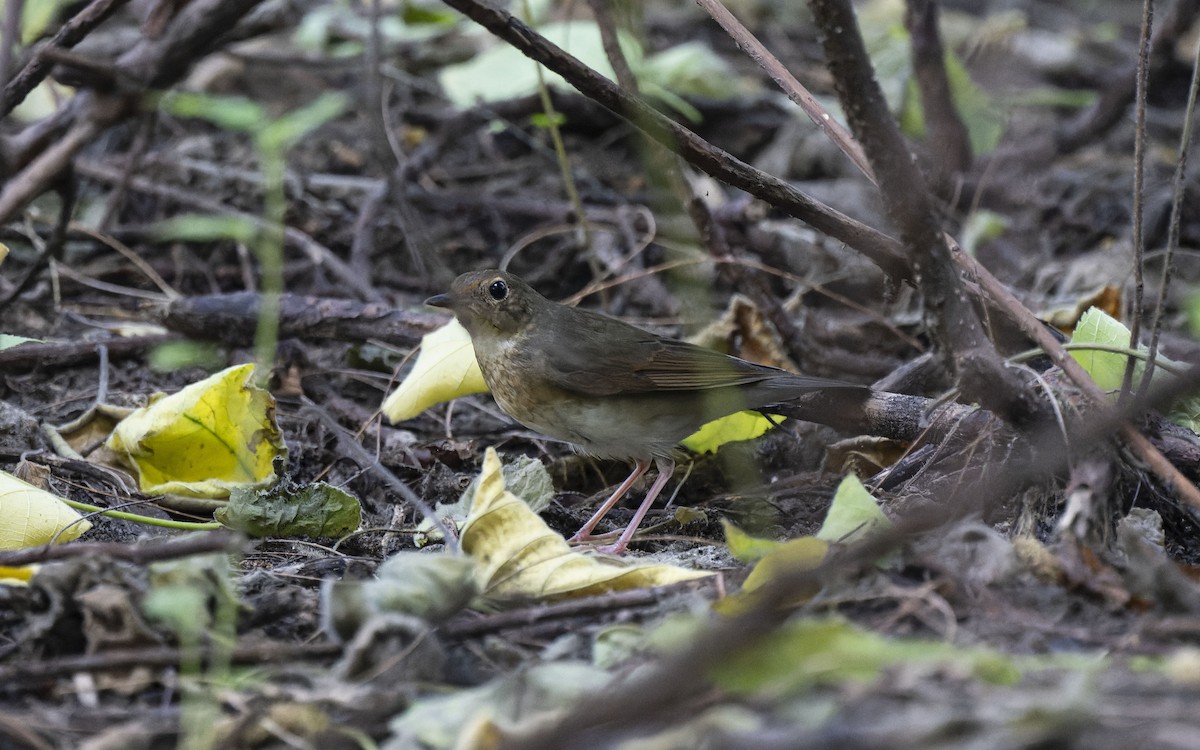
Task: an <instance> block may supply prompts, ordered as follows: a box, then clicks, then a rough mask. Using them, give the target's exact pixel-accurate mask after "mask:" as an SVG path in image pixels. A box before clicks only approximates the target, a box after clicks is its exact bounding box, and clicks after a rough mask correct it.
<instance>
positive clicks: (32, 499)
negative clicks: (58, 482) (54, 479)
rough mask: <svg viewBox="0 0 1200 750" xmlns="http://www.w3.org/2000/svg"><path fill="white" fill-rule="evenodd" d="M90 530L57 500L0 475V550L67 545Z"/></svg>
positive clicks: (86, 524) (45, 493) (70, 509)
mask: <svg viewBox="0 0 1200 750" xmlns="http://www.w3.org/2000/svg"><path fill="white" fill-rule="evenodd" d="M90 528H92V525H91V524H90V523H88V522H87V521H85V520H83V519H82V517H81V516H80V515H79V514H78V513H76V512H75V510H74V509H73V508H71V507H70V506H68V505H67V504H65V503H64V502H63V501H62V500H61V499H60V498H58V497H57V496H55V495H53V494H51V493H49V492H46V491H45V490H43V489H39V488H37V487H34V486H33V485H32V484H29V483H28V482H24V481H22V480H20V479H17V478H16V477H14V476H13V475H12V474H9V473H7V472H3V471H0V549H21V548H23V547H36V546H38V545H41V544H49V543H50V541H51V540H54V541H57V542H69V541H72V540H74V539H76V538H78V537H79V535H80V534H82V533H83V532H85V531H87V530H88V529H90ZM59 532H62V533H59Z"/></svg>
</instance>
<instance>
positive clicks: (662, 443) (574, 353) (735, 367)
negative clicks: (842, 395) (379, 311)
mask: <svg viewBox="0 0 1200 750" xmlns="http://www.w3.org/2000/svg"><path fill="white" fill-rule="evenodd" d="M425 303H426V304H428V305H433V306H435V307H445V308H449V309H450V310H452V311H453V312H454V314H455V316H457V317H458V320H459V322H460V323H462V325H463V327H464V328H466V329H467V332H468V333H470V334H471V343H472V345H473V346H474V348H475V358H476V359H477V360H478V361H479V368H480V370H482V372H483V379H484V380H485V381H486V382H487V385H488V388H489V389H491V392H492V395H493V396H494V397H495V399H496V403H497V404H499V405H500V408H501V409H503V410H504V412H505V413H506V414H508V415H509V416H510V417H512V418H513V419H515V420H517V421H518V422H520V423H521V424H523V425H525V426H526V427H529V428H530V429H533V430H536V431H538V432H541V433H543V434H546V435H549V436H550V437H553V438H557V439H559V440H564V441H566V442H569V443H573V444H575V445H577V446H578V447H579V448H581V449H582V450H583V451H585V452H587V453H590V454H592V455H594V456H597V457H599V458H617V459H622V460H625V461H630V462H633V463H634V464H635V466H634V470H633V473H632V474H630V475H629V478H628V479H626V480H625V481H624V482H622V483H621V485H620V486H619V487H617V489H616V491H614V492H613V494H612V496H611V497H609V498H608V500H606V501H605V502H604V504H603V505H601V506H600V509H599V510H597V511H596V513H595V515H593V516H592V517H591V519H589V520H588V522H587V523H586V524H584V525H583V528H581V529H580V530H579V532H578V533H576V534H575V536H574V537H572V538H571V541H585V540H588V539H591V538H592V530H593V529H595V528H596V524H597V523H599V522H600V519H602V518H604V516H605V515H606V514H607V513H608V511H609V510H611V509H612V507H613V506H614V505H616V504H617V502H618V501H619V500H620V499H621V497H622V496H623V495H624V494H625V493H626V492H628V491H629V488H630V487H632V486H633V484H634V482H636V481H637V480H638V478H639V477H641V476H642V475H643V474H645V473H646V471H647V470H648V469H649V468H650V464H651V461H653V462H654V463H655V464H656V465H657V467H658V472H659V473H658V477H657V478H656V479H655V481H654V484H653V485H652V486H651V487H650V491H649V492H648V493H646V499H645V500H643V501H642V504H641V506H640V507H639V508H638V509H637V512H636V513H635V514H634V516H633V520H631V521H630V522H629V525H628V526H627V527H625V530H624V531H623V532H622V533H621V536H620V537H619V538H618V539H617V541H616V543H615V544H613V545H612V546H610V547H605V548H601V549H602V550H604V551H606V552H612V553H614V554H619V553H621V552H623V551H624V550H625V548H626V547H627V546H628V545H629V540H630V538H632V537H633V533H634V532H635V531H636V530H637V527H638V524H640V523H641V522H642V518H643V517H645V515H646V512H647V511H649V510H650V507H651V506H652V505H653V504H654V500H655V498H657V497H658V494H659V493H660V492H661V491H662V489H663V486H664V485H665V484H666V483H667V480H668V479H670V477H671V474H672V473H673V471H674V469H675V455H676V453H677V448H676V446H677V445H678V443H679V441H680V440H682V439H683V438H685V437H687V436H688V435H691V434H692V433H693V432H695V431H696V430H697V429H699V428H700V427H701V426H702V425H704V424H706V423H708V422H711V421H712V420H714V419H717V418H719V417H723V416H726V415H728V414H732V413H734V412H737V411H742V410H744V409H758V408H761V407H764V406H767V405H769V404H773V403H778V402H781V401H787V400H789V399H792V398H795V397H797V396H799V395H801V394H803V393H807V392H811V391H814V390H823V389H826V388H861V387H862V386H855V385H850V384H847V383H839V382H837V381H833V380H824V379H821V378H812V377H805V376H803V375H795V374H793V373H790V372H787V371H785V370H779V369H776V368H774V367H765V366H763V365H756V364H753V363H751V362H746V361H745V360H741V359H738V358H736V357H730V356H728V355H725V354H721V353H719V352H715V351H712V350H710V349H704V348H702V347H699V346H695V345H693V344H688V343H686V342H683V341H674V340H671V339H666V338H663V337H661V336H657V335H655V334H653V333H650V332H648V331H643V330H642V329H640V328H635V327H634V326H631V325H629V324H627V323H623V322H621V321H619V320H616V319H614V318H610V317H608V316H605V315H601V314H599V313H594V312H589V311H587V310H578V309H576V308H574V307H568V306H566V305H561V304H558V303H557V302H551V301H550V300H548V299H546V298H545V297H543V296H542V295H540V294H538V293H537V292H536V291H534V290H533V288H532V287H530V286H529V285H528V284H526V283H525V282H524V281H521V280H520V279H519V278H517V277H516V276H513V275H512V274H509V273H505V272H503V271H476V272H473V273H465V274H463V275H461V276H459V277H458V278H457V279H455V280H454V283H453V284H452V285H451V287H450V293H449V294H439V295H437V296H435V297H430V298H429V299H428V300H426V301H425Z"/></svg>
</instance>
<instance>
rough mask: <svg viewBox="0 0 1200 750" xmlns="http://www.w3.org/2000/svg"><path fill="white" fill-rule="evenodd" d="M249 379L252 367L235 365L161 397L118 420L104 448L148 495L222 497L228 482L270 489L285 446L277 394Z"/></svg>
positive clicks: (252, 371)
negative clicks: (135, 476)
mask: <svg viewBox="0 0 1200 750" xmlns="http://www.w3.org/2000/svg"><path fill="white" fill-rule="evenodd" d="M253 377H254V365H252V364H245V365H237V366H234V367H230V368H228V369H226V370H223V371H221V372H219V373H217V374H215V375H212V376H211V377H209V378H206V379H204V380H202V381H200V382H199V383H193V384H192V385H189V386H188V387H186V388H184V389H183V390H181V391H179V392H178V393H176V394H174V395H171V396H165V397H162V398H159V399H158V400H156V401H153V402H152V403H151V404H150V405H149V406H146V407H144V408H142V409H138V410H137V411H135V412H133V413H132V414H130V415H129V416H128V417H126V418H125V419H124V420H122V421H121V423H120V424H118V425H117V427H116V429H115V430H113V433H112V435H111V436H109V438H108V441H107V442H106V445H107V446H108V447H109V448H110V449H112V450H113V451H114V452H116V453H117V454H118V455H119V456H121V458H122V459H123V460H124V461H126V462H127V463H128V464H129V466H131V467H132V468H134V469H135V470H136V471H137V473H138V479H139V482H140V484H141V489H142V492H145V493H146V494H147V495H164V494H175V495H184V496H186V497H195V498H223V497H228V496H229V493H230V491H231V490H232V489H233V488H234V487H255V488H265V487H269V486H271V485H272V484H274V483H275V481H276V479H277V477H276V476H275V462H276V460H279V461H283V460H284V459H286V458H287V447H286V446H285V445H284V443H283V435H282V433H281V432H280V431H279V427H278V425H276V424H275V399H274V397H272V396H271V394H270V393H268V392H267V391H265V390H263V389H262V388H259V387H258V386H256V385H254V383H253V382H252V379H253Z"/></svg>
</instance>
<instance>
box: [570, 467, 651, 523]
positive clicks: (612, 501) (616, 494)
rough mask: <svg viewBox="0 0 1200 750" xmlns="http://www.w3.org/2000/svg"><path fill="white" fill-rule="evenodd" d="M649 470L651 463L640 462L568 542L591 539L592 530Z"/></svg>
mask: <svg viewBox="0 0 1200 750" xmlns="http://www.w3.org/2000/svg"><path fill="white" fill-rule="evenodd" d="M649 468H650V462H649V461H638V462H637V466H634V467H633V473H632V474H630V475H629V477H628V478H627V479H626V480H625V481H624V482H621V486H620V487H617V489H616V490H614V491H613V493H612V495H611V496H609V498H608V499H607V500H605V501H604V505H601V506H600V509H599V510H597V511H596V512H595V513H594V514H593V515H592V517H591V518H589V519H588V521H587V523H585V524H584V525H583V528H581V529H579V531H577V532H575V536H573V537H571V538H570V539H569V540H568V541H572V542H586V541H587V540H588V539H591V538H592V530H593V529H595V528H596V524H598V523H600V519H602V518H604V517H605V516H606V515H608V512H609V511H610V510H612V509H613V506H614V505H616V504H617V503H618V502H619V501H620V499H621V498H622V497H624V496H625V493H626V492H629V488H630V487H632V486H633V483H634V482H636V481H637V480H638V478H639V477H641V476H642V475H643V474H645V473H646V470H647V469H649Z"/></svg>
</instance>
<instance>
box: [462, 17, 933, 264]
mask: <svg viewBox="0 0 1200 750" xmlns="http://www.w3.org/2000/svg"><path fill="white" fill-rule="evenodd" d="M446 4H447V5H449V6H451V7H452V8H455V9H456V10H458V11H460V12H461V13H463V14H464V15H466V16H467V17H468V18H470V19H471V20H473V21H475V22H476V23H478V24H480V25H481V26H483V27H484V28H486V29H487V30H488V31H490V32H492V33H493V34H495V35H496V36H498V37H499V38H501V39H503V40H504V41H506V42H508V43H509V44H511V45H512V46H513V47H514V48H516V49H517V50H519V51H520V52H521V53H522V54H524V55H525V56H526V57H529V58H531V59H533V60H535V61H537V62H540V63H542V64H543V65H545V66H546V67H547V68H549V69H550V70H553V71H554V72H555V73H558V74H559V75H560V76H562V77H563V78H564V79H566V80H567V81H568V82H570V84H571V85H572V86H574V87H575V88H577V89H579V91H580V92H581V93H583V94H584V95H585V96H587V97H589V98H590V99H592V100H594V101H596V102H598V103H599V104H601V105H602V106H604V107H605V108H607V109H609V110H611V111H612V112H613V113H614V114H616V115H617V116H618V117H621V118H623V119H626V120H628V121H629V122H630V123H632V124H633V125H634V126H635V127H637V128H638V129H640V130H642V131H643V132H645V133H646V134H647V135H649V136H650V137H651V138H653V139H654V140H656V141H658V142H659V143H661V144H663V145H664V146H666V147H667V148H669V149H671V150H672V151H674V152H676V153H678V154H679V155H680V156H682V157H683V158H684V159H686V160H687V161H688V162H689V163H691V164H692V165H693V166H695V167H697V168H698V169H700V170H702V171H704V172H707V173H708V174H710V175H712V176H713V177H716V178H717V179H719V180H722V181H723V182H726V183H728V184H729V185H732V186H733V187H736V188H740V189H742V190H745V191H746V192H747V193H750V194H751V195H753V196H755V197H758V198H761V199H762V200H764V201H767V202H768V203H770V204H771V205H773V206H776V207H778V208H779V209H780V210H782V211H785V212H787V213H788V214H790V215H791V216H793V217H795V218H797V219H800V220H801V221H804V222H806V223H808V224H809V225H810V226H812V227H813V228H814V229H817V230H818V231H820V232H823V233H824V234H827V235H829V236H830V237H833V238H834V239H836V240H840V241H841V242H845V243H846V244H847V245H849V246H850V247H852V248H854V249H855V250H858V251H859V252H860V253H862V254H863V255H865V256H866V257H868V258H870V259H871V260H872V261H873V262H874V263H875V264H876V265H878V266H879V267H880V268H881V269H882V270H883V271H884V272H885V273H887V274H888V275H889V276H892V277H893V278H895V279H909V278H911V275H912V270H911V269H910V268H909V267H908V264H907V262H906V261H905V259H904V256H903V252H902V250H901V248H900V245H899V244H898V243H897V242H896V241H895V240H894V239H893V238H891V237H888V236H887V235H885V234H883V233H882V232H879V231H878V230H875V229H873V228H871V227H868V226H866V225H865V224H862V223H860V222H857V221H854V220H853V219H851V218H850V217H848V216H846V215H844V214H842V213H840V212H838V211H835V210H833V209H832V208H830V207H828V206H826V205H825V204H823V203H820V202H819V201H816V200H813V199H812V198H810V197H809V196H807V195H805V194H804V193H802V192H800V191H799V190H797V189H796V188H795V187H793V186H792V185H789V184H788V183H786V182H784V181H783V180H780V179H778V178H777V177H774V176H773V175H770V174H767V173H766V172H763V171H762V170H760V169H755V168H754V167H751V166H750V165H749V164H746V163H745V162H742V161H740V160H738V159H736V158H734V157H733V156H732V155H730V154H728V153H726V152H725V151H722V150H721V149H718V148H716V147H714V146H713V145H712V144H710V143H708V142H707V141H705V140H704V139H703V138H701V137H700V136H698V135H696V134H695V133H693V132H692V131H690V130H688V129H687V128H684V127H682V126H681V125H679V124H678V123H675V122H673V121H671V120H669V119H667V118H666V117H664V116H663V115H662V114H660V113H659V112H658V111H657V110H655V109H654V108H653V107H651V106H650V105H648V104H647V103H646V102H645V101H643V100H642V99H641V98H639V97H636V96H634V95H632V94H630V93H628V92H626V91H623V90H622V89H621V88H620V87H619V86H617V85H616V84H614V83H613V82H612V81H610V80H608V79H607V78H605V77H604V76H602V75H600V74H598V73H596V72H595V71H594V70H592V69H591V68H588V67H587V66H586V65H584V64H583V63H581V62H580V61H579V60H577V59H576V58H574V57H572V56H571V55H568V54H567V53H566V52H564V51H563V50H562V49H560V48H559V47H557V46H555V45H553V44H551V43H550V42H549V41H547V40H546V39H545V37H543V36H541V35H540V34H538V33H537V32H536V31H534V30H533V29H531V28H530V27H529V26H527V25H526V24H524V23H523V22H521V21H520V20H518V19H517V18H515V17H513V16H512V15H511V14H509V13H508V12H506V11H504V10H501V9H499V8H494V7H491V6H489V5H484V4H482V3H480V2H477V0H446Z"/></svg>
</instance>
